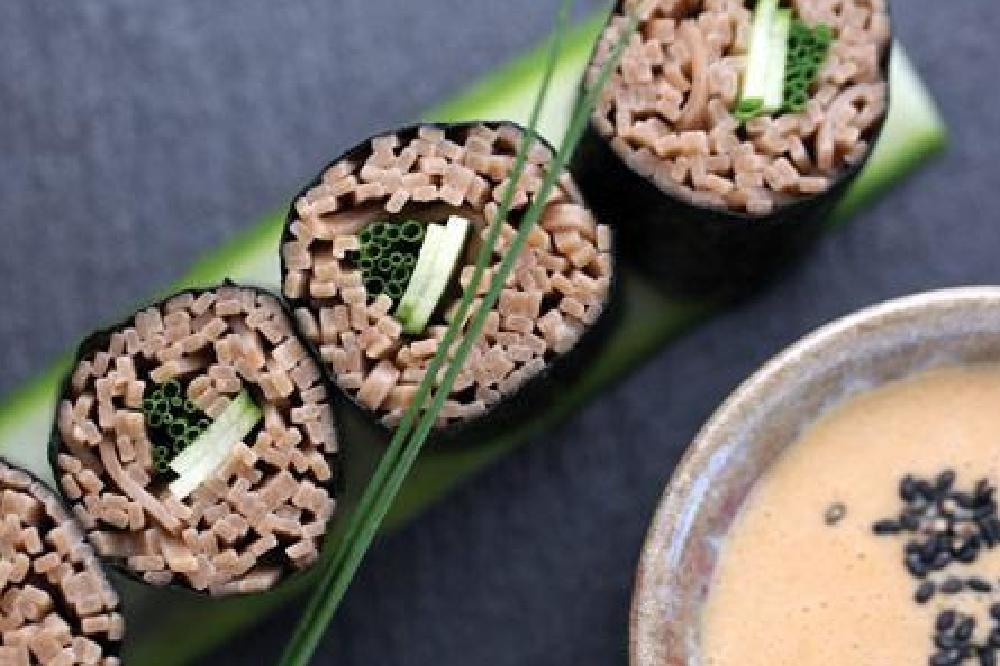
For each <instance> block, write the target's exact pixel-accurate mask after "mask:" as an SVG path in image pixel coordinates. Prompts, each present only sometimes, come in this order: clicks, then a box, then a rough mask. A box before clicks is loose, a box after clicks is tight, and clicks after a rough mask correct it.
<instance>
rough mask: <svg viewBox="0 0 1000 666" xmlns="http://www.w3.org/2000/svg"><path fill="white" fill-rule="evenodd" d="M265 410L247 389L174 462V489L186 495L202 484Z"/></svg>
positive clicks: (181, 497)
mask: <svg viewBox="0 0 1000 666" xmlns="http://www.w3.org/2000/svg"><path fill="white" fill-rule="evenodd" d="M262 417H263V412H262V411H261V410H260V408H259V407H258V406H257V405H256V404H254V401H253V399H252V398H251V397H250V394H249V393H247V392H246V390H243V391H242V392H240V394H239V395H238V396H236V398H234V399H233V401H232V402H230V403H229V406H228V407H226V409H225V410H224V411H223V412H222V414H220V415H219V418H217V419H216V420H215V421H213V422H212V424H211V425H210V426H208V428H207V429H206V430H205V432H203V433H202V434H201V435H200V436H199V437H198V438H197V439H196V440H194V441H193V442H192V443H191V444H190V446H188V447H187V448H185V449H184V450H183V451H181V452H180V453H179V454H178V455H177V457H175V458H174V459H173V460H172V461H171V462H170V469H172V470H173V471H174V472H176V473H177V475H178V478H177V479H176V480H174V481H172V482H171V483H170V486H169V488H170V492H171V493H172V494H173V495H174V496H175V497H177V498H178V499H184V498H185V497H187V496H188V495H190V494H191V492H192V491H193V490H194V489H195V488H197V487H198V486H200V485H201V484H202V483H203V482H204V481H205V480H206V479H208V478H209V477H210V476H211V475H212V474H213V473H214V472H215V470H217V469H218V468H219V467H220V466H221V465H222V464H223V463H224V462H226V459H227V458H228V457H229V455H230V453H231V452H232V450H233V447H234V446H235V445H236V443H237V442H241V441H243V439H244V438H246V436H247V435H249V434H250V431H252V430H253V429H254V427H255V426H256V425H257V424H258V423H259V422H260V420H261V418H262Z"/></svg>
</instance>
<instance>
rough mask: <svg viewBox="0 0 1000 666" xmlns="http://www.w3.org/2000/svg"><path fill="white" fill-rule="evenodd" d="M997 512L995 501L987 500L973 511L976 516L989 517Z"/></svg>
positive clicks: (979, 517)
mask: <svg viewBox="0 0 1000 666" xmlns="http://www.w3.org/2000/svg"><path fill="white" fill-rule="evenodd" d="M996 512H997V505H996V504H995V503H994V502H993V501H989V502H985V503H983V504H980V505H979V506H977V507H976V509H975V510H974V511H973V512H972V515H973V517H974V518H977V519H981V518H989V517H990V516H992V515H995V514H996Z"/></svg>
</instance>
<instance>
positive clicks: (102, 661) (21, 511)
mask: <svg viewBox="0 0 1000 666" xmlns="http://www.w3.org/2000/svg"><path fill="white" fill-rule="evenodd" d="M0 505H2V507H3V523H2V526H0V583H2V592H0V610H2V612H0V664H10V665H11V666H14V665H17V666H21V665H23V666H31V665H33V664H40V665H42V666H47V665H50V664H51V665H56V664H58V665H60V666H72V665H73V664H97V665H99V666H118V665H119V664H120V663H121V661H120V659H119V658H118V656H117V655H118V648H119V646H120V643H121V640H122V638H123V636H124V633H125V620H124V618H123V617H122V615H121V613H120V612H119V610H118V595H117V594H116V593H115V591H114V590H113V589H112V587H111V584H110V583H109V582H108V579H107V578H106V577H105V575H104V571H103V570H102V569H101V565H100V564H99V563H98V561H97V557H96V556H95V555H94V552H93V550H92V549H91V547H90V545H88V544H87V543H86V541H84V538H83V535H82V534H81V532H80V528H79V527H78V526H77V525H76V523H75V522H74V520H73V517H72V515H71V514H70V513H69V512H68V511H66V509H65V508H64V507H63V505H62V503H61V502H60V501H59V498H58V497H57V496H56V495H55V493H53V492H52V491H51V490H49V489H48V488H47V487H46V486H45V485H43V484H42V483H41V482H40V481H38V480H36V479H35V478H33V477H32V476H30V475H29V474H28V473H26V472H23V471H21V470H19V469H17V468H15V467H12V466H11V465H9V464H7V463H6V462H3V461H0Z"/></svg>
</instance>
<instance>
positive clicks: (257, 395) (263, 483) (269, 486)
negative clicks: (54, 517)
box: [52, 284, 339, 595]
mask: <svg viewBox="0 0 1000 666" xmlns="http://www.w3.org/2000/svg"><path fill="white" fill-rule="evenodd" d="M336 452H337V441H336V436H335V430H334V423H333V415H332V412H331V410H330V406H329V399H328V395H327V389H326V385H325V383H324V380H323V377H322V371H321V368H320V366H319V364H318V363H317V361H316V360H315V359H314V357H313V356H312V354H311V353H310V351H309V348H308V345H307V344H304V343H303V342H301V341H300V340H299V338H298V337H297V336H296V334H295V332H294V326H293V325H292V321H291V318H290V316H289V315H288V314H287V313H286V311H285V310H284V308H283V307H282V305H281V304H280V303H279V301H278V300H277V298H275V297H274V296H272V295H270V294H268V293H266V292H263V291H260V290H257V289H252V288H249V287H241V286H236V285H232V284H226V285H223V286H220V287H218V288H214V289H208V290H203V291H192V292H184V293H182V294H179V295H177V296H174V297H172V298H170V299H168V300H166V301H164V302H162V303H159V304H157V305H154V306H151V307H149V308H146V309H144V310H142V311H140V312H138V313H137V314H136V315H135V316H134V317H133V318H131V319H129V320H128V321H126V322H125V323H123V324H121V325H119V326H117V327H115V328H113V329H111V330H109V331H106V332H103V333H100V334H97V335H95V336H93V337H92V338H91V339H90V340H88V341H87V342H85V343H84V345H83V347H82V349H81V352H80V354H79V356H78V358H77V361H76V366H75V367H74V369H73V371H72V374H71V375H70V377H69V378H68V380H67V382H66V385H65V388H64V393H63V395H62V398H61V400H60V403H59V408H58V417H57V424H56V430H55V434H54V437H53V449H52V462H53V465H54V467H55V475H56V478H57V479H58V482H59V485H60V487H61V490H62V492H63V494H64V495H65V497H66V498H67V499H68V501H69V502H70V504H71V506H72V509H73V513H74V514H75V515H76V517H77V519H78V520H79V521H80V523H81V524H82V525H83V526H84V529H85V531H86V535H87V537H88V538H89V540H90V542H91V543H92V544H93V545H94V547H95V549H96V550H97V552H98V553H99V554H100V555H101V556H103V557H106V558H109V559H110V560H111V561H112V562H113V563H114V564H116V565H118V566H120V567H122V568H123V569H124V570H125V571H126V572H128V573H130V574H132V575H133V576H135V577H138V578H140V579H141V580H143V581H145V582H147V583H150V584H153V585H179V586H182V587H187V588H190V589H193V590H196V591H199V592H207V593H210V594H212V595H229V594H239V593H251V592H259V591H263V590H266V589H268V588H270V587H272V586H274V585H275V584H276V583H278V582H279V581H280V580H282V579H283V578H284V577H285V576H286V575H288V574H290V573H292V572H294V571H297V570H301V569H304V568H306V567H308V566H309V565H310V564H312V563H313V562H314V561H315V560H316V559H317V556H318V554H319V548H320V545H321V542H322V539H323V537H324V535H325V533H326V531H327V524H328V522H329V520H330V519H331V517H332V516H333V514H334V510H335V506H336V503H335V499H334V492H335V488H334V486H335V481H336V479H337V478H338V469H337V465H338V464H339V463H338V459H337V457H336V456H335V455H334V454H336Z"/></svg>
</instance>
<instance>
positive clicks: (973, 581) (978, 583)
mask: <svg viewBox="0 0 1000 666" xmlns="http://www.w3.org/2000/svg"><path fill="white" fill-rule="evenodd" d="M965 584H966V585H967V586H968V587H969V589H970V590H974V591H976V592H992V591H993V586H992V585H990V584H989V582H987V581H985V580H983V579H982V578H979V577H977V576H973V577H972V578H970V579H968V580H967V581H965Z"/></svg>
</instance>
